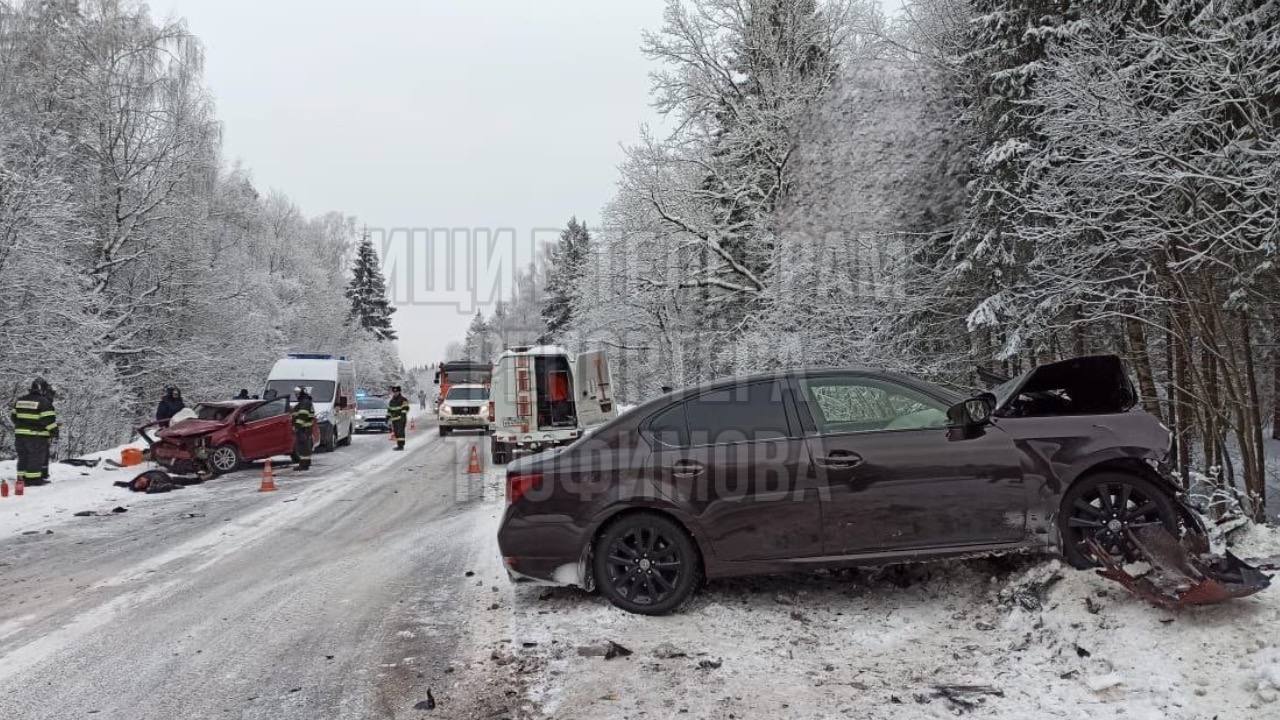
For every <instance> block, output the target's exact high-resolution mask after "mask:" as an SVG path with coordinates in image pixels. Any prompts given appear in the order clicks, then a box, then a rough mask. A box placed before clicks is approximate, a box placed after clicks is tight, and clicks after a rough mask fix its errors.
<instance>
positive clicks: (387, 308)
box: [347, 233, 396, 340]
mask: <svg viewBox="0 0 1280 720" xmlns="http://www.w3.org/2000/svg"><path fill="white" fill-rule="evenodd" d="M347 299H348V300H350V301H351V313H350V315H348V316H347V324H348V325H350V324H351V323H352V322H358V323H359V326H360V327H361V328H363V329H365V330H368V331H369V332H370V333H372V334H373V336H374V337H376V338H377V339H378V340H395V339H396V331H395V330H393V329H392V328H391V314H392V313H394V312H395V311H396V309H395V308H393V307H391V302H390V301H389V300H387V283H386V281H385V280H383V278H382V269H381V267H380V266H379V263H378V254H377V252H375V251H374V249H373V241H372V240H371V239H369V235H368V233H366V234H365V236H364V237H363V238H361V240H360V247H359V249H358V250H357V251H356V261H355V266H354V267H353V268H352V272H351V282H350V283H349V284H348V285H347Z"/></svg>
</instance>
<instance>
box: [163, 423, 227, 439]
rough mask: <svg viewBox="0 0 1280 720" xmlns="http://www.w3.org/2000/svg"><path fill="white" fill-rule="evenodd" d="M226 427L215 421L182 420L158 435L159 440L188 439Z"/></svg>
mask: <svg viewBox="0 0 1280 720" xmlns="http://www.w3.org/2000/svg"><path fill="white" fill-rule="evenodd" d="M226 425H227V424H226V423H223V422H218V421H217V420H196V419H191V420H183V421H181V422H177V423H174V424H173V425H170V426H169V427H167V428H165V429H163V430H161V431H160V432H159V433H158V435H159V436H160V439H161V440H169V439H179V438H189V437H195V436H197V435H207V434H209V433H211V432H214V431H215V430H219V429H221V428H224V427H226Z"/></svg>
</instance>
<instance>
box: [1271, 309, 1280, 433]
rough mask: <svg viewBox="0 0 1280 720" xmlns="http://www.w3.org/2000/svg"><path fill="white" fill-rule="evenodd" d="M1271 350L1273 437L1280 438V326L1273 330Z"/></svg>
mask: <svg viewBox="0 0 1280 720" xmlns="http://www.w3.org/2000/svg"><path fill="white" fill-rule="evenodd" d="M1273 334H1274V336H1275V337H1273V338H1272V342H1274V343H1276V348H1275V350H1272V351H1271V438H1272V439H1273V440H1280V328H1277V329H1275V330H1274V331H1273Z"/></svg>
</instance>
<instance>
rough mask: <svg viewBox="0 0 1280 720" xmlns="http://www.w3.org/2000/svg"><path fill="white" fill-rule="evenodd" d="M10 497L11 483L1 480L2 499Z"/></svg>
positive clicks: (0, 496)
mask: <svg viewBox="0 0 1280 720" xmlns="http://www.w3.org/2000/svg"><path fill="white" fill-rule="evenodd" d="M6 497H9V481H8V480H0V498H6Z"/></svg>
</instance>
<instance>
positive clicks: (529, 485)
mask: <svg viewBox="0 0 1280 720" xmlns="http://www.w3.org/2000/svg"><path fill="white" fill-rule="evenodd" d="M541 484H542V476H541V475H538V474H532V475H508V476H507V504H508V505H510V504H511V503H513V502H515V501H517V500H519V499H520V498H522V497H524V496H525V494H526V493H528V492H529V491H530V490H536V489H537V488H538V486H539V485H541Z"/></svg>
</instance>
